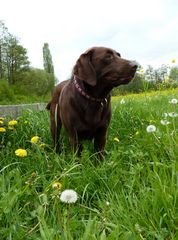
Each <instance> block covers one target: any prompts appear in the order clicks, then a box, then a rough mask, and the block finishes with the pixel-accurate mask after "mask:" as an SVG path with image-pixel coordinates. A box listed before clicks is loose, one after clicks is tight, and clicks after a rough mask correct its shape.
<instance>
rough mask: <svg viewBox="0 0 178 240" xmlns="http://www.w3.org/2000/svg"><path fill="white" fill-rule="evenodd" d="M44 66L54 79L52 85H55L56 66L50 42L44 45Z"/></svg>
mask: <svg viewBox="0 0 178 240" xmlns="http://www.w3.org/2000/svg"><path fill="white" fill-rule="evenodd" d="M43 66H44V70H45V71H46V72H47V73H49V74H50V75H51V80H52V83H51V85H52V86H54V84H55V75H54V67H53V61H52V56H51V52H50V50H49V44H48V43H44V45H43Z"/></svg>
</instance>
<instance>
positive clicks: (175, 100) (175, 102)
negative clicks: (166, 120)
mask: <svg viewBox="0 0 178 240" xmlns="http://www.w3.org/2000/svg"><path fill="white" fill-rule="evenodd" d="M177 102H178V101H177V99H176V98H173V99H172V100H171V101H170V103H172V104H177Z"/></svg>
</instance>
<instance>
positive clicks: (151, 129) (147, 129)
mask: <svg viewBox="0 0 178 240" xmlns="http://www.w3.org/2000/svg"><path fill="white" fill-rule="evenodd" d="M146 131H147V132H148V133H152V132H155V131H156V127H155V126H154V125H149V126H148V127H147V128H146Z"/></svg>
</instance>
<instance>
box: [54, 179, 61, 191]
mask: <svg viewBox="0 0 178 240" xmlns="http://www.w3.org/2000/svg"><path fill="white" fill-rule="evenodd" d="M52 188H54V189H61V188H62V184H61V183H60V182H58V181H56V182H54V183H53V184H52Z"/></svg>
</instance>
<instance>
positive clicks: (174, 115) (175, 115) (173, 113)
mask: <svg viewBox="0 0 178 240" xmlns="http://www.w3.org/2000/svg"><path fill="white" fill-rule="evenodd" d="M168 115H169V117H172V118H174V117H177V115H178V114H177V113H176V112H171V113H168Z"/></svg>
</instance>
